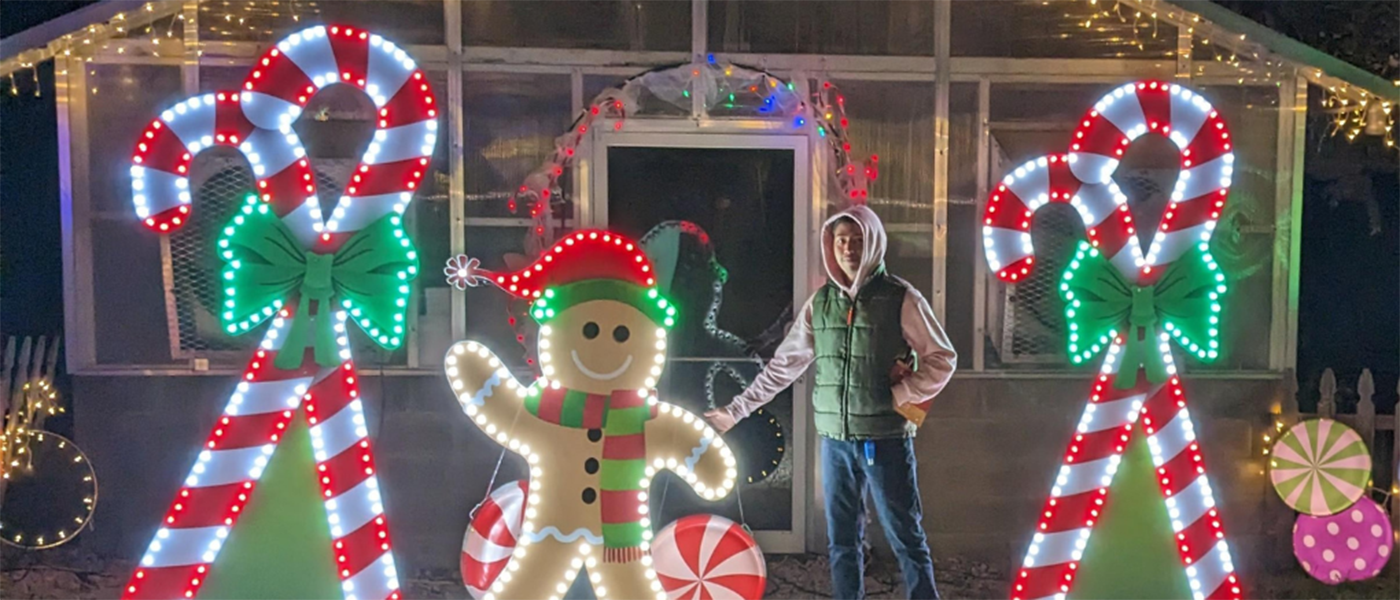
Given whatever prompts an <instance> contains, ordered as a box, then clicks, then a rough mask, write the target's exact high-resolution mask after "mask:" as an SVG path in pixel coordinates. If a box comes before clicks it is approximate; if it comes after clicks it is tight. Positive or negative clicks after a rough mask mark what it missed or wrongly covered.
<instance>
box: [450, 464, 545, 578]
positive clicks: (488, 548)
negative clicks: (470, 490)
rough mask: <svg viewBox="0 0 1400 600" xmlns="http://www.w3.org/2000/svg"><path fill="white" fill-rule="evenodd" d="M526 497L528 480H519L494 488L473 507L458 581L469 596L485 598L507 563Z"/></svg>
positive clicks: (517, 535)
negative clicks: (464, 587) (474, 510)
mask: <svg viewBox="0 0 1400 600" xmlns="http://www.w3.org/2000/svg"><path fill="white" fill-rule="evenodd" d="M528 497H529V483H528V482H526V481H524V480H521V481H516V482H513V483H507V484H505V485H503V486H501V487H498V488H496V491H494V492H491V495H490V496H488V497H487V498H486V500H485V501H483V502H482V503H481V504H480V505H478V506H477V507H476V515H475V516H474V517H472V522H471V525H469V526H468V527H467V533H466V535H465V536H464V537H463V538H462V583H463V584H464V585H466V586H467V591H468V592H471V595H472V597H473V598H478V599H479V598H485V597H486V594H487V590H489V589H491V584H493V583H495V582H496V578H497V577H500V576H501V572H502V571H504V570H505V569H506V565H508V564H510V558H511V553H512V552H514V551H515V545H516V543H517V541H518V540H519V539H520V529H521V527H522V524H523V523H524V521H525V501H526V499H527V498H528Z"/></svg>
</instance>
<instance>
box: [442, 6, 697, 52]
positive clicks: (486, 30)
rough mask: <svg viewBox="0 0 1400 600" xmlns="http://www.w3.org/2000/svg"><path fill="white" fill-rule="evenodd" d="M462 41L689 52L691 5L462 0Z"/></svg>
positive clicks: (503, 44)
mask: <svg viewBox="0 0 1400 600" xmlns="http://www.w3.org/2000/svg"><path fill="white" fill-rule="evenodd" d="M462 44H463V45H466V46H516V47H535V48H587V49H595V50H673V51H686V50H689V49H690V3H689V2H676V1H673V0H572V1H569V2H499V1H497V2H492V1H476V0H469V1H466V2H463V3H462Z"/></svg>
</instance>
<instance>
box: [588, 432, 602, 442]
mask: <svg viewBox="0 0 1400 600" xmlns="http://www.w3.org/2000/svg"><path fill="white" fill-rule="evenodd" d="M601 439H603V430H602V429H589V430H588V441H590V442H594V443H597V442H598V440H601Z"/></svg>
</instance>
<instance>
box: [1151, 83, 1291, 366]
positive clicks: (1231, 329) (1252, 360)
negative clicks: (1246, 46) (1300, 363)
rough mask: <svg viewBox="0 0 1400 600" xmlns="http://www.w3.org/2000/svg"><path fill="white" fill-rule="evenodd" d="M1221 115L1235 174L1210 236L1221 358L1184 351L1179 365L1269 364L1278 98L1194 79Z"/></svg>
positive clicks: (1266, 90)
mask: <svg viewBox="0 0 1400 600" xmlns="http://www.w3.org/2000/svg"><path fill="white" fill-rule="evenodd" d="M1193 87H1195V88H1196V89H1198V90H1200V91H1201V94H1202V95H1204V96H1205V97H1206V99H1207V100H1210V102H1211V104H1212V105H1214V106H1215V109H1216V110H1218V111H1219V112H1220V114H1222V115H1224V117H1225V123H1226V125H1227V126H1228V127H1229V128H1230V137H1231V138H1233V139H1234V140H1235V147H1234V149H1233V150H1234V153H1235V172H1234V175H1233V180H1232V182H1231V183H1232V185H1231V186H1230V196H1229V201H1228V202H1227V203H1226V204H1225V211H1224V213H1222V214H1221V215H1220V221H1219V224H1218V225H1217V226H1216V229H1215V233H1214V234H1213V235H1212V236H1211V243H1210V252H1211V254H1212V255H1213V256H1214V257H1215V259H1216V261H1217V262H1218V263H1219V264H1220V268H1221V270H1222V271H1224V272H1225V276H1226V277H1227V280H1226V281H1227V283H1228V285H1229V286H1230V290H1229V293H1227V294H1226V295H1225V299H1224V302H1223V305H1224V306H1223V312H1222V313H1221V319H1220V320H1221V325H1222V326H1221V328H1220V345H1221V351H1220V358H1218V359H1216V361H1215V362H1214V363H1211V364H1202V363H1199V362H1197V361H1196V360H1195V359H1194V358H1191V357H1190V356H1187V355H1188V354H1189V353H1186V352H1178V353H1177V356H1185V357H1186V367H1185V368H1186V370H1187V371H1188V372H1189V371H1192V370H1227V371H1228V370H1240V369H1248V370H1256V369H1267V368H1268V367H1269V345H1270V343H1271V342H1270V339H1269V336H1268V334H1267V332H1268V331H1269V329H1270V324H1271V318H1272V312H1271V310H1270V307H1271V306H1272V298H1273V261H1274V236H1275V228H1274V227H1275V224H1276V223H1279V222H1280V221H1281V218H1282V217H1280V216H1279V215H1277V214H1276V213H1277V209H1276V204H1275V198H1276V196H1277V185H1278V181H1277V178H1278V177H1279V176H1280V175H1281V174H1280V173H1279V172H1278V168H1277V166H1278V98H1279V90H1278V88H1275V87H1273V86H1269V87H1240V86H1235V85H1196V86H1193Z"/></svg>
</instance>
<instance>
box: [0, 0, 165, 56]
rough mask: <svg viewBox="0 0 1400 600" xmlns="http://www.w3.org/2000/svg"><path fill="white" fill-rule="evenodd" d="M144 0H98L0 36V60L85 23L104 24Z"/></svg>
mask: <svg viewBox="0 0 1400 600" xmlns="http://www.w3.org/2000/svg"><path fill="white" fill-rule="evenodd" d="M147 3H148V2H147V1H146V0H102V1H101V2H98V3H97V4H93V5H91V6H84V7H82V8H80V9H78V10H75V11H73V12H70V13H68V14H65V15H62V16H59V17H55V18H53V19H50V20H48V21H44V22H43V23H40V24H38V25H35V26H33V27H30V28H29V29H26V30H24V31H21V32H19V33H16V34H14V35H12V36H9V37H7V38H0V60H6V59H9V58H12V57H14V56H16V55H18V54H19V53H21V52H24V51H26V50H32V49H35V48H43V47H45V46H47V45H48V44H49V42H52V41H54V40H57V39H59V38H61V37H63V36H65V35H68V34H70V33H73V32H75V31H79V30H81V29H83V28H84V27H87V26H89V25H96V24H98V23H105V22H107V21H110V20H112V19H114V18H116V16H117V15H118V14H121V13H127V12H132V11H137V10H141V7H142V6H143V5H145V4H147Z"/></svg>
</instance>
